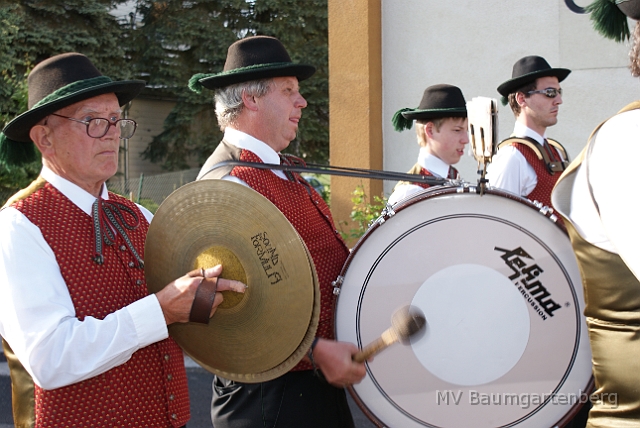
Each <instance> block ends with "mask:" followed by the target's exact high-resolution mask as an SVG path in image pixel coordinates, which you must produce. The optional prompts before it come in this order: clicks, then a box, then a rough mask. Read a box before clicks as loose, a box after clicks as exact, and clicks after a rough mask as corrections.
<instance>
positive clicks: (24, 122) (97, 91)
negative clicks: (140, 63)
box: [3, 80, 146, 143]
mask: <svg viewBox="0 0 640 428" xmlns="http://www.w3.org/2000/svg"><path fill="white" fill-rule="evenodd" d="M145 84H146V83H145V81H144V80H122V81H117V82H109V83H104V84H101V85H96V86H92V87H90V88H86V89H82V90H79V91H77V92H74V93H72V94H69V95H67V96H64V97H61V98H59V99H57V100H54V101H51V102H49V103H46V104H43V105H41V106H38V107H35V108H32V109H31V110H28V111H26V112H24V113H22V114H21V115H19V116H17V117H16V118H14V119H13V120H12V121H11V122H9V123H8V124H7V126H6V127H5V128H4V130H3V132H4V134H5V135H6V136H7V137H9V138H10V139H12V140H15V141H19V142H24V143H29V142H31V138H30V137H29V132H30V131H31V128H33V127H34V126H35V125H36V124H37V123H38V122H40V120H42V119H43V118H44V117H46V116H48V115H50V114H51V113H55V112H56V111H58V110H60V109H63V108H65V107H67V106H70V105H72V104H75V103H77V102H80V101H82V100H86V99H89V98H93V97H96V96H98V95H103V94H109V93H114V94H115V95H116V97H117V98H118V103H119V104H120V106H123V105H125V104H126V103H128V102H129V101H131V100H132V99H134V98H135V97H136V96H138V94H139V93H140V92H141V91H142V89H144V87H145Z"/></svg>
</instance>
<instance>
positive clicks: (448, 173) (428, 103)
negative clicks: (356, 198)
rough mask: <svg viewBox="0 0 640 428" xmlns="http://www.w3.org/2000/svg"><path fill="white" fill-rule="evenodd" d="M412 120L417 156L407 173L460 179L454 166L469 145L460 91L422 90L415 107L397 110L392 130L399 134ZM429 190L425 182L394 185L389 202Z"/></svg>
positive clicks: (445, 88)
mask: <svg viewBox="0 0 640 428" xmlns="http://www.w3.org/2000/svg"><path fill="white" fill-rule="evenodd" d="M414 120H415V121H416V135H417V137H418V144H419V145H420V153H419V154H418V162H417V163H416V164H415V165H414V167H413V168H411V170H409V171H408V172H409V174H418V175H427V176H432V177H439V178H449V179H453V180H457V179H460V174H459V173H458V170H457V169H455V168H454V167H453V165H454V164H456V163H458V161H460V158H461V157H462V155H463V154H464V148H465V146H466V145H467V144H469V133H468V132H467V105H466V102H465V100H464V96H463V95H462V91H461V90H460V88H458V87H457V86H452V85H446V84H441V85H433V86H429V87H428V88H427V89H425V90H424V94H423V95H422V100H421V101H420V105H419V106H418V108H415V109H412V108H403V109H401V110H398V111H397V112H396V114H394V116H393V120H392V121H393V126H394V129H395V130H396V131H402V130H403V129H411V125H412V122H413V121H414ZM429 187H430V186H429V185H428V184H426V183H409V182H405V181H402V182H400V183H398V184H397V185H396V187H395V189H394V190H393V193H392V194H391V196H389V200H388V203H389V204H391V205H394V204H396V203H397V202H398V201H400V200H402V199H405V198H406V197H408V196H410V195H412V194H414V193H417V192H419V191H420V190H422V189H427V188H429Z"/></svg>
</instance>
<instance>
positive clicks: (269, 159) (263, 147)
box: [224, 127, 287, 180]
mask: <svg viewBox="0 0 640 428" xmlns="http://www.w3.org/2000/svg"><path fill="white" fill-rule="evenodd" d="M224 140H225V141H226V142H227V143H229V144H233V145H234V146H236V147H237V148H239V149H245V150H249V151H250V152H253V153H255V155H256V156H258V157H259V158H260V160H261V161H262V162H264V163H273V164H276V165H280V155H279V154H278V153H277V152H276V151H275V150H273V149H272V148H271V147H269V146H268V145H267V144H266V143H264V142H262V141H260V140H258V139H257V138H254V137H252V136H251V135H249V134H245V133H244V132H242V131H238V130H237V129H232V128H229V127H227V128H226V129H225V130H224ZM271 172H273V173H274V174H275V175H277V176H278V177H280V178H282V179H283V180H287V177H286V176H285V175H284V172H283V171H279V170H275V169H272V170H271Z"/></svg>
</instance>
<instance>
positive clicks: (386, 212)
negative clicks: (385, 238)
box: [374, 205, 396, 224]
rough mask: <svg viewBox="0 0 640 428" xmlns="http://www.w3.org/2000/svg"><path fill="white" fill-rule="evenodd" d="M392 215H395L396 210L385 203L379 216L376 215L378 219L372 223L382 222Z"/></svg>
mask: <svg viewBox="0 0 640 428" xmlns="http://www.w3.org/2000/svg"><path fill="white" fill-rule="evenodd" d="M394 215H396V212H395V210H394V209H393V207H392V206H391V205H387V206H386V207H384V208H383V209H382V212H381V213H380V217H378V219H377V220H376V221H375V222H374V223H380V224H382V223H384V222H385V221H387V220H389V219H390V218H391V217H393V216H394Z"/></svg>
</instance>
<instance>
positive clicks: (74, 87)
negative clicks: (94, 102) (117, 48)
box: [29, 76, 113, 110]
mask: <svg viewBox="0 0 640 428" xmlns="http://www.w3.org/2000/svg"><path fill="white" fill-rule="evenodd" d="M111 82H113V80H111V79H110V78H109V77H107V76H98V77H92V78H91V79H85V80H78V81H77V82H73V83H69V84H68V85H66V86H63V87H62V88H59V89H57V90H55V91H53V92H52V93H50V94H49V95H47V96H46V97H44V98H43V99H41V100H40V101H38V102H37V103H36V104H35V105H34V106H33V107H31V108H30V109H29V110H33V109H34V108H37V107H40V106H42V105H45V104H48V103H50V102H52V101H57V100H58V99H60V98H63V97H66V96H69V95H73V94H74V93H76V92H78V91H82V90H84V89H88V88H93V87H95V86H99V85H104V84H107V83H111Z"/></svg>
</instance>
